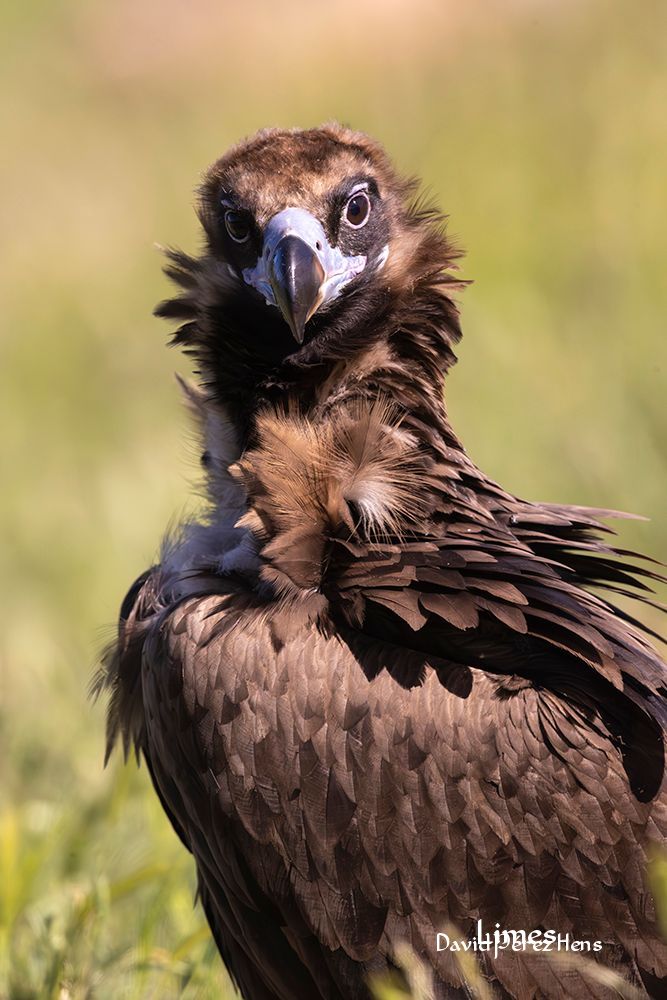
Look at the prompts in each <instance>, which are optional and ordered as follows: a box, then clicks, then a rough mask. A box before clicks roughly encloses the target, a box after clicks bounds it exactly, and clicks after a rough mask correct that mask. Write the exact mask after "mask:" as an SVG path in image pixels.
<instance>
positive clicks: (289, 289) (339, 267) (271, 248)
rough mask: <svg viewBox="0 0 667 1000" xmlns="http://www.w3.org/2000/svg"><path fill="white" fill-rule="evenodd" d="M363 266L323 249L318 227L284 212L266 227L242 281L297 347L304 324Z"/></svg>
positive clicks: (360, 260)
mask: <svg viewBox="0 0 667 1000" xmlns="http://www.w3.org/2000/svg"><path fill="white" fill-rule="evenodd" d="M365 266H366V257H364V256H357V257H346V256H345V255H344V254H343V253H342V252H341V250H340V249H339V248H338V247H332V246H330V244H329V241H328V239H327V236H326V233H325V231H324V228H323V226H322V224H321V223H320V222H319V221H318V220H317V219H316V218H315V216H314V215H311V213H310V212H307V211H306V210H305V209H303V208H285V209H283V211H282V212H278V213H277V214H276V215H274V216H273V218H271V219H270V220H269V222H268V223H267V225H266V227H265V229H264V241H263V247H262V253H261V256H260V257H259V258H258V260H257V263H256V264H255V266H254V267H248V268H246V269H245V270H244V271H243V280H244V281H245V282H246V283H247V284H248V285H252V287H253V288H255V289H257V291H258V292H259V293H260V294H261V295H263V296H264V298H265V300H266V302H267V304H268V305H272V306H277V308H278V309H280V312H281V314H282V316H283V319H284V320H285V322H286V323H287V325H288V326H289V328H290V330H291V331H292V334H293V336H294V339H295V340H296V341H297V343H298V344H302V343H303V338H304V331H305V327H306V323H307V322H308V320H309V319H310V318H311V316H312V315H313V314H314V313H315V312H316V311H317V310H318V309H319V308H320V307H321V306H323V305H324V304H325V303H327V302H330V301H331V300H332V299H334V298H335V297H336V296H337V295H338V294H339V292H340V291H341V289H342V288H343V287H344V286H345V285H346V284H347V283H348V282H349V281H351V280H352V279H353V278H354V277H356V276H357V275H358V274H360V273H361V272H362V271H363V269H364V267H365Z"/></svg>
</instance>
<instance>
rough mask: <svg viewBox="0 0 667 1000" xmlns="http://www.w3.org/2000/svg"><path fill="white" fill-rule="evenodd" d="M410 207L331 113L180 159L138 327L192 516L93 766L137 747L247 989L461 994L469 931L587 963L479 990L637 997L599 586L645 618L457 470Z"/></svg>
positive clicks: (633, 709)
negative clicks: (421, 971) (192, 473)
mask: <svg viewBox="0 0 667 1000" xmlns="http://www.w3.org/2000/svg"><path fill="white" fill-rule="evenodd" d="M414 192H415V185H414V183H413V182H409V181H404V180H402V179H400V178H399V177H398V176H397V175H396V173H395V172H394V170H393V168H392V166H391V164H390V163H389V161H388V159H387V157H386V155H385V153H384V152H383V150H382V149H381V147H379V146H378V145H377V144H376V143H375V142H374V141H372V140H371V139H369V138H368V137H367V136H365V135H362V134H360V133H356V132H352V131H350V130H347V129H344V128H341V127H339V126H335V125H330V126H325V127H322V128H319V129H313V130H309V131H277V130H270V131H266V132H261V133H259V134H258V135H257V136H255V137H253V138H252V139H250V140H247V141H246V142H244V143H242V144H241V145H239V146H237V147H236V148H234V149H233V150H232V151H231V152H230V153H228V154H227V155H226V156H225V157H223V158H222V159H221V160H220V161H218V163H216V164H215V165H214V166H213V167H212V168H211V169H210V171H209V172H208V174H207V176H206V178H205V181H204V184H203V186H202V189H201V202H200V217H201V221H202V224H203V228H204V231H205V236H206V244H205V249H204V251H203V253H202V255H201V256H200V257H198V258H193V257H189V256H186V255H185V254H181V253H179V252H175V251H173V252H170V253H169V258H170V261H169V267H168V273H169V275H170V276H171V278H172V279H173V280H174V281H175V282H176V284H177V285H178V286H179V293H178V294H177V296H176V297H175V298H173V299H171V300H169V301H168V302H165V303H163V304H162V305H161V306H160V307H159V308H158V312H159V314H160V315H162V316H165V317H170V318H174V319H177V320H178V321H179V322H180V327H179V329H178V332H177V333H176V335H175V341H176V342H177V343H179V344H181V345H183V346H184V347H185V349H186V351H188V352H189V353H190V354H192V355H193V356H194V358H195V359H196V364H197V368H198V371H199V374H200V384H199V386H198V387H196V388H195V387H186V392H187V394H188V397H189V401H190V405H191V407H192V409H193V410H194V412H195V414H196V416H197V420H198V422H199V426H200V429H201V434H202V440H203V459H202V460H203V463H204V466H205V469H206V476H207V483H208V492H209V499H210V511H209V514H208V516H207V517H206V518H204V519H202V521H201V522H198V523H192V524H187V525H184V526H183V528H182V530H181V531H180V533H179V534H178V536H177V537H172V538H170V539H168V540H167V541H166V542H165V545H164V550H163V554H162V558H161V560H160V564H159V565H157V566H155V567H153V568H152V569H150V570H149V571H148V572H147V573H146V574H144V576H143V577H141V578H140V579H139V580H138V581H137V582H136V583H135V585H134V586H133V587H132V589H131V590H130V592H129V594H128V596H127V598H126V599H125V602H124V604H123V608H122V611H121V620H120V628H119V636H118V641H117V643H116V644H115V646H114V648H113V649H112V650H111V651H110V652H109V654H108V658H107V662H106V672H105V681H106V684H107V686H108V687H109V689H110V691H111V698H110V709H109V730H108V739H109V749H111V747H112V746H113V744H114V742H115V741H116V738H117V737H119V736H120V737H121V739H122V742H123V744H124V747H125V750H126V752H127V750H128V748H129V747H130V746H131V745H132V744H133V745H134V746H135V748H136V750H137V752H138V753H139V754H140V755H141V756H142V757H143V758H144V760H145V761H146V764H147V766H148V768H149V770H150V773H151V777H152V779H153V783H154V785H155V789H156V791H157V794H158V795H159V797H160V799H161V801H162V804H163V806H164V808H165V810H166V812H167V813H168V815H169V817H170V819H171V821H172V823H173V825H174V827H175V829H176V832H177V833H178V835H179V836H180V838H181V839H182V841H183V843H184V844H185V845H186V847H187V848H188V849H189V850H190V851H191V852H192V853H193V855H194V858H195V861H196V865H197V873H198V883H199V894H200V898H201V902H202V904H203V906H204V909H205V911H206V916H207V918H208V921H209V923H210V926H211V930H212V932H213V935H214V937H215V940H216V942H217V945H218V948H219V951H220V954H221V956H222V959H223V961H224V962H225V964H226V965H227V967H228V969H229V971H230V973H231V975H232V976H233V978H234V980H235V982H236V983H237V985H238V988H239V989H240V991H241V994H242V995H243V996H244V997H246V998H247V1000H269V998H280V1000H295V998H299V1000H310V998H313V1000H316V998H329V1000H333V998H344V1000H356V998H359V1000H361V998H368V997H369V996H370V995H371V993H370V988H369V977H372V975H373V974H376V973H381V972H383V971H385V970H387V969H391V968H393V967H394V966H395V963H396V956H397V952H400V946H401V944H402V943H403V942H407V943H408V944H409V945H410V946H411V948H412V949H413V950H414V951H415V952H416V954H417V955H418V956H419V957H420V959H421V960H422V961H423V962H424V963H425V965H426V967H427V969H428V970H429V973H430V974H432V979H433V982H432V991H433V995H434V996H435V997H466V996H470V995H471V992H470V988H469V986H468V985H467V984H466V981H465V976H464V971H463V967H462V965H461V964H460V962H459V960H458V956H457V955H456V953H455V952H453V951H452V950H451V949H447V948H446V947H442V945H443V942H444V940H445V939H444V937H443V935H445V934H446V935H448V936H449V938H450V940H451V939H454V938H459V939H461V940H468V939H472V938H474V937H475V935H476V934H477V932H478V930H479V924H478V922H479V921H481V922H482V928H483V930H484V931H485V932H486V931H488V932H490V933H493V931H494V930H495V929H497V928H499V929H500V930H524V931H526V932H527V933H529V932H531V931H538V932H542V933H544V934H546V933H547V932H548V931H553V932H555V933H556V934H560V935H562V936H565V935H569V936H570V939H571V940H575V941H583V942H587V943H588V944H587V945H584V946H582V947H581V948H579V949H578V950H580V951H583V952H585V954H584V956H583V958H584V960H587V964H586V962H584V964H581V962H580V961H579V959H578V956H577V955H573V954H572V953H571V952H568V956H569V958H570V959H571V961H570V962H569V964H567V965H566V966H563V965H562V964H561V963H559V962H558V958H559V956H558V955H556V956H555V957H554V954H553V952H554V951H556V948H555V947H554V948H551V949H549V948H545V949H544V950H539V951H538V950H537V949H536V948H528V949H526V950H523V951H511V950H500V951H499V952H497V953H494V951H493V949H491V950H490V951H484V950H478V951H477V953H476V958H477V960H478V962H479V963H480V966H481V970H482V972H483V974H484V976H485V978H486V980H487V984H488V989H489V990H490V991H491V993H492V995H493V996H497V997H503V998H517V1000H532V998H538V997H539V998H547V997H548V998H551V997H556V998H558V997H576V998H580V997H591V998H592V997H611V996H616V995H617V994H616V991H615V989H613V988H612V987H611V986H609V985H608V983H607V981H606V980H605V979H604V975H602V977H601V976H600V975H597V974H596V973H595V969H598V968H599V967H598V966H594V967H593V971H592V972H591V966H592V964H593V962H598V963H601V964H602V965H604V966H607V967H608V968H612V969H614V970H616V972H617V973H618V974H619V975H622V976H623V977H624V978H625V980H626V981H627V982H628V983H630V984H632V985H633V986H634V987H635V988H636V990H638V991H639V993H640V994H641V995H646V993H648V994H649V995H652V996H660V995H665V993H662V992H661V990H662V989H663V988H664V987H665V984H666V983H667V980H665V978H664V977H666V976H667V948H666V946H665V944H664V942H663V941H662V940H661V938H660V934H659V930H658V927H657V922H656V913H655V904H654V901H653V898H652V895H651V891H650V887H649V884H648V876H647V858H648V857H649V856H650V853H651V850H652V849H653V848H654V847H655V846H656V845H659V844H661V843H664V838H665V833H666V831H667V811H666V808H665V780H664V738H663V737H664V727H665V720H666V712H665V704H666V703H665V665H664V663H663V661H662V660H661V659H660V657H659V656H658V655H657V653H656V652H655V651H654V649H653V648H652V646H651V645H650V643H649V641H648V640H647V639H646V638H645V635H644V633H643V631H642V628H641V626H640V625H639V624H638V623H637V622H636V621H634V620H633V619H632V618H631V617H630V616H629V614H628V613H627V612H624V611H623V612H622V611H620V610H617V609H616V608H615V607H614V606H613V605H612V604H611V603H610V600H609V598H610V597H611V596H613V595H615V594H622V595H627V594H632V595H635V596H637V597H639V599H640V600H648V601H649V603H650V593H651V591H650V590H649V584H650V581H651V579H652V578H653V579H657V578H658V574H657V571H656V569H655V564H651V562H650V561H648V560H644V559H643V558H641V557H638V556H635V557H633V556H632V554H629V553H625V552H620V551H618V550H617V549H615V548H614V547H613V545H612V543H611V542H610V540H609V537H610V533H609V529H608V528H607V527H605V526H604V524H603V520H601V519H604V518H605V517H607V516H608V515H609V514H610V512H607V511H602V510H591V509H587V508H581V507H569V506H558V505H550V504H535V503H528V502H525V501H523V500H520V499H518V498H516V497H514V496H512V495H511V494H509V493H507V492H506V491H505V490H503V489H502V488H501V487H499V486H498V485H497V484H496V483H494V482H492V481H491V480H489V479H488V478H487V477H486V476H484V475H483V473H481V472H480V471H479V470H478V469H477V468H476V466H475V465H474V464H473V463H472V461H471V460H470V459H469V458H468V456H467V455H466V453H465V451H464V449H463V447H462V446H461V444H460V443H459V441H458V439H457V437H456V436H455V434H454V432H453V431H452V429H451V426H450V423H449V420H448V417H447V412H446V409H445V404H444V401H443V383H444V377H445V374H446V372H447V370H448V368H449V367H450V366H451V364H452V363H453V362H454V360H455V358H454V354H453V348H454V346H455V344H456V342H457V340H458V339H459V336H460V331H459V324H458V313H457V309H456V307H455V305H454V302H453V300H452V298H451V294H452V292H453V291H454V290H455V289H456V287H457V285H459V284H461V282H460V281H458V279H457V278H456V277H455V276H454V275H453V274H452V267H453V266H454V265H455V262H456V258H457V256H458V255H457V253H456V252H455V250H454V249H453V248H452V247H451V245H450V244H449V242H448V240H447V238H446V235H445V234H444V232H443V228H442V224H441V219H440V218H439V216H438V215H437V214H436V213H434V212H432V211H430V210H428V209H426V208H425V207H424V206H423V204H421V203H419V202H418V201H417V202H415V200H414ZM652 567H653V568H652ZM438 934H440V935H441V936H440V938H438ZM594 942H597V945H596V947H595V949H593V947H592V945H593V943H594ZM439 944H440V946H441V947H440V950H439V949H438V945H439ZM576 950H577V949H575V951H576ZM563 954H564V953H563V950H562V948H561V954H560V957H561V958H562V957H563ZM605 983H607V984H605Z"/></svg>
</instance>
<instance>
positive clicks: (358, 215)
mask: <svg viewBox="0 0 667 1000" xmlns="http://www.w3.org/2000/svg"><path fill="white" fill-rule="evenodd" d="M370 210H371V203H370V201H369V198H368V195H367V194H364V192H363V191H360V192H359V193H358V194H355V195H353V196H352V197H351V198H350V200H349V201H348V203H347V205H346V207H345V218H346V220H347V222H349V224H350V225H351V226H353V227H354V228H355V229H359V228H360V227H361V226H363V225H364V223H365V222H366V220H367V219H368V215H369V213H370Z"/></svg>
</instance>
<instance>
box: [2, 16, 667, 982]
mask: <svg viewBox="0 0 667 1000" xmlns="http://www.w3.org/2000/svg"><path fill="white" fill-rule="evenodd" d="M0 17H1V19H2V23H1V24H0V29H1V30H0V38H1V41H0V48H1V58H0V113H1V116H2V130H1V133H0V134H1V136H2V155H1V156H0V201H1V203H2V209H1V217H2V224H1V226H0V257H1V261H0V289H1V292H0V294H1V296H2V309H1V312H0V317H1V320H0V322H1V323H2V338H1V343H0V383H1V384H0V427H1V431H0V435H1V440H2V488H1V490H0V508H1V515H0V524H1V525H2V531H3V544H2V552H1V556H0V558H1V560H2V580H3V592H2V605H3V627H2V630H1V633H2V634H1V639H0V642H1V647H0V655H1V657H2V660H1V670H2V681H1V684H2V688H1V708H0V713H1V714H0V726H1V730H0V773H1V776H2V780H1V791H0V795H1V800H0V997H3V998H4V997H9V998H12V1000H18V998H21V1000H24V998H25V1000H28V998H36V997H39V998H42V997H44V998H47V997H48V998H59V1000H67V998H82V997H99V998H117V997H130V998H131V997H140V998H144V997H159V998H165V997H166V998H169V997H177V996H183V997H186V998H190V1000H191V998H194V997H200V998H208V997H218V996H221V995H227V992H226V991H227V989H228V987H227V986H226V983H227V980H226V977H225V976H224V973H223V972H222V971H221V968H220V966H219V963H218V961H217V959H216V958H215V956H214V953H213V949H212V948H211V946H210V944H209V943H208V935H207V933H206V930H205V929H204V927H203V921H202V918H201V914H200V913H199V911H198V910H194V909H193V906H192V886H193V880H192V871H191V864H190V859H189V858H188V857H187V855H186V853H185V852H184V851H183V850H182V848H181V846H180V844H179V843H178V841H177V840H176V837H175V836H174V834H173V833H172V832H171V829H170V827H169V825H168V822H167V821H166V819H165V818H164V817H163V815H162V811H161V809H160V807H159V805H158V804H157V800H156V798H155V796H154V794H153V792H152V790H151V789H150V787H149V781H148V780H147V776H146V773H145V769H142V770H141V771H137V770H136V768H135V767H134V765H133V764H132V766H130V767H128V768H124V767H122V765H121V761H120V759H119V757H118V755H117V756H115V757H114V760H113V761H112V763H111V765H110V766H109V767H108V768H107V770H106V771H103V769H102V755H103V729H104V710H103V706H101V705H96V706H93V705H91V704H90V703H89V702H88V701H87V688H88V684H89V680H90V677H91V674H92V671H93V669H94V665H95V662H96V657H97V655H98V653H99V650H100V648H101V647H102V645H103V644H104V642H105V640H106V639H108V638H109V636H110V635H111V634H112V632H113V625H114V622H115V619H116V615H117V610H118V606H119V601H120V599H121V597H122V595H123V594H124V592H125V589H126V587H127V585H128V584H129V583H130V582H131V581H132V580H133V579H134V577H135V576H136V575H137V574H138V573H139V572H140V571H141V570H142V569H144V567H145V566H146V565H147V564H149V563H150V561H151V560H152V558H153V556H154V554H155V551H156V548H157V545H158V541H159V539H160V536H161V534H162V532H163V530H164V528H165V526H166V525H167V523H168V522H169V521H173V520H174V519H176V518H178V517H179V516H180V515H181V514H182V512H183V510H184V509H185V508H186V507H187V506H188V505H192V504H193V503H196V491H195V490H193V486H192V484H193V482H194V481H195V480H196V478H197V461H196V451H195V448H194V445H193V442H192V438H191V433H190V430H189V427H188V421H187V418H186V415H185V413H184V411H183V408H182V406H181V404H180V402H179V394H178V392H177V389H176V386H175V383H174V379H173V376H172V372H173V371H174V369H176V368H179V369H180V370H182V371H187V364H186V363H184V362H183V361H182V359H180V358H179V357H177V356H176V355H175V354H174V353H173V352H172V353H170V352H168V351H167V349H166V347H164V346H163V344H164V342H165V339H166V336H167V332H168V331H167V328H166V327H165V326H164V325H161V324H160V323H159V322H158V321H157V320H154V319H153V318H151V309H152V307H153V305H154V303H155V302H157V300H159V299H160V298H161V297H163V296H164V295H165V292H166V283H165V280H164V278H163V277H162V276H161V273H160V258H159V254H158V252H157V251H156V249H155V246H154V243H155V242H159V243H163V244H166V243H174V244H177V245H181V246H183V247H185V248H188V249H194V248H195V247H196V246H197V242H198V234H197V227H196V223H195V218H194V214H193V212H192V209H191V203H192V193H191V192H192V189H193V188H194V186H195V184H196V182H197V179H198V176H199V173H200V171H201V170H203V168H204V167H205V166H206V165H207V164H208V163H209V162H211V161H212V160H213V159H215V158H216V157H217V156H218V155H220V154H221V153H222V152H223V151H224V150H225V148H226V147H227V146H228V145H229V144H230V143H232V142H234V141H237V140H238V139H239V138H241V137H242V136H243V135H245V134H248V133H251V132H253V131H254V130H255V129H256V128H258V127H260V126H265V125H274V124H277V125H301V126H307V125H314V124H317V123H319V122H321V121H323V120H327V119H331V118H336V119H340V120H342V121H344V122H346V123H349V124H351V125H352V126H354V127H356V128H360V129H364V130H366V131H368V132H370V133H372V134H373V135H375V136H377V137H378V138H379V139H381V140H382V141H383V142H384V143H385V144H386V146H387V147H388V149H389V151H390V153H391V154H392V156H393V157H394V158H395V160H396V161H397V163H398V164H399V166H400V167H401V168H402V169H404V170H406V171H408V172H417V173H419V174H421V175H422V177H423V178H424V181H425V184H426V185H427V187H428V188H429V190H430V191H431V192H432V194H433V195H434V196H435V197H436V198H437V200H438V202H439V203H440V204H441V205H442V207H443V208H444V209H445V210H446V211H447V212H448V213H449V215H450V216H451V224H450V227H451V230H452V232H453V233H454V234H456V235H457V237H458V238H459V241H460V242H461V244H462V245H463V246H465V247H467V248H468V256H467V259H466V261H465V264H464V272H463V273H464V274H465V276H466V277H470V278H474V280H475V284H473V285H472V286H471V287H470V288H469V289H468V290H467V291H466V292H465V294H464V296H463V300H464V301H463V303H462V305H463V323H464V330H465V339H464V342H463V344H462V346H461V351H460V357H461V364H460V366H459V367H458V368H457V369H456V370H455V372H454V373H453V375H452V377H451V380H450V386H449V399H450V411H451V415H452V418H453V421H454V423H455V426H456V427H457V429H458V431H459V432H460V434H461V436H462V438H463V440H464V441H465V442H466V444H467V446H468V450H469V452H470V453H471V455H472V456H473V457H474V458H475V459H476V461H477V462H478V463H479V464H480V465H482V466H483V467H484V468H485V470H486V471H488V472H489V473H490V474H491V475H493V476H494V477H495V478H497V479H499V480H501V481H502V482H503V484H504V485H505V486H507V487H508V488H510V489H512V490H513V491H514V492H516V493H518V494H520V495H522V496H525V497H527V498H530V499H550V500H560V501H570V502H574V503H593V504H601V505H605V506H609V507H618V508H622V509H628V510H633V511H638V512H641V513H644V514H646V515H648V516H649V517H650V518H651V519H652V520H651V522H650V523H648V524H644V523H636V524H629V525H626V526H624V527H623V534H622V538H623V541H624V542H626V543H627V544H629V545H636V546H638V547H640V548H641V549H643V550H644V551H648V552H650V553H652V554H653V555H655V556H657V557H658V558H660V557H662V558H663V559H664V558H665V557H667V518H666V517H665V496H666V487H667V476H666V473H665V455H664V450H665V442H666V441H667V434H666V432H667V407H666V406H665V399H666V389H667V373H666V371H665V358H666V351H665V337H666V329H665V316H666V315H667V281H666V280H665V269H666V267H667V113H666V109H667V5H666V4H664V3H663V2H661V0H643V2H642V4H641V5H636V4H633V3H630V2H629V0H627V2H615V0H605V2H603V0H599V2H595V0H579V2H577V3H575V2H570V0H558V2H556V0H553V2H548V0H532V2H529V0H523V2H519V0H505V2H493V0H486V2H479V3H476V4H468V5H465V4H461V3H454V2H444V0H439V2H435V0H432V2H429V0H412V2H410V3H408V2H407V0H406V2H403V3H401V2H398V0H382V2H381V0H362V2H359V0H357V2H354V3H353V2H331V3H328V4H325V3H322V2H317V3H313V2H310V3H306V2H288V0H282V2H281V3H280V4H275V3H268V2H253V3H246V4H243V5H242V4H240V3H238V4H236V3H226V4H225V3H221V2H214V0H196V2H194V3H191V4H185V3H180V2H177V0H117V2H115V3H113V4H109V3H103V2H101V0H94V2H91V0H57V2H54V0H51V2H49V3H46V2H44V0H33V2H20V3H19V2H7V0H5V3H4V4H3V6H2V13H1V15H0ZM229 995H231V994H229Z"/></svg>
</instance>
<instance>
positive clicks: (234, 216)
mask: <svg viewBox="0 0 667 1000" xmlns="http://www.w3.org/2000/svg"><path fill="white" fill-rule="evenodd" d="M225 226H226V227H227V232H228V233H229V235H230V236H231V238H232V239H233V240H234V242H235V243H245V241H246V240H247V239H248V237H249V236H250V219H249V218H248V216H247V214H246V213H245V212H235V211H234V209H233V208H230V209H228V210H227V211H226V212H225Z"/></svg>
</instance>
